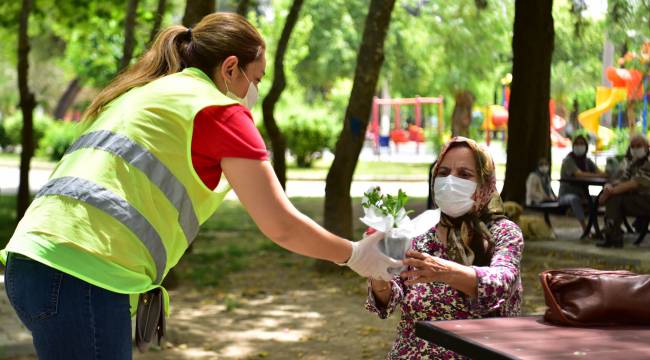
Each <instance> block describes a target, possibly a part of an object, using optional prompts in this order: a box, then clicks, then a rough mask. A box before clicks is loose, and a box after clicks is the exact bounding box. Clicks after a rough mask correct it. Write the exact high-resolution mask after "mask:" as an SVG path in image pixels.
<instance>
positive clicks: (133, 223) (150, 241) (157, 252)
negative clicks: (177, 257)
mask: <svg viewBox="0 0 650 360" xmlns="http://www.w3.org/2000/svg"><path fill="white" fill-rule="evenodd" d="M46 195H61V196H67V197H70V198H73V199H76V200H79V201H82V202H85V203H87V204H90V205H92V206H94V207H96V208H98V209H100V210H102V211H104V212H105V213H107V214H108V215H110V216H112V217H113V218H115V219H116V220H117V221H119V222H121V223H122V224H124V226H126V227H128V228H129V229H131V231H132V232H133V233H134V234H135V235H136V236H137V237H138V238H139V239H140V241H142V243H143V244H144V246H145V247H146V248H147V250H149V254H150V255H151V257H152V258H153V261H154V262H155V263H156V281H155V283H156V284H160V282H161V281H162V276H163V272H164V271H165V266H166V265H167V251H166V250H165V246H164V245H163V242H162V239H161V238H160V236H159V235H158V232H156V229H154V227H153V226H152V225H151V223H149V221H147V219H145V217H144V216H142V214H140V212H139V211H138V210H137V209H135V208H134V207H133V206H131V205H130V204H129V203H128V202H127V201H126V200H125V199H123V198H122V197H120V196H119V195H117V194H115V193H113V192H112V191H110V190H108V189H106V188H105V187H103V186H101V185H99V184H96V183H94V182H91V181H88V180H85V179H82V178H78V177H72V176H64V177H60V178H56V179H52V180H50V181H49V182H48V183H47V184H45V185H44V186H43V188H41V190H40V191H39V192H38V194H36V197H37V198H38V197H41V196H46Z"/></svg>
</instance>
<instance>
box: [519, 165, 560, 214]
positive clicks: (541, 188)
mask: <svg viewBox="0 0 650 360" xmlns="http://www.w3.org/2000/svg"><path fill="white" fill-rule="evenodd" d="M556 200H557V196H555V193H554V192H553V189H552V188H551V176H550V166H549V163H548V160H547V159H546V158H541V159H539V161H538V162H537V169H536V170H535V171H533V172H531V173H530V175H528V179H526V205H528V206H530V205H534V204H541V203H543V202H547V201H556Z"/></svg>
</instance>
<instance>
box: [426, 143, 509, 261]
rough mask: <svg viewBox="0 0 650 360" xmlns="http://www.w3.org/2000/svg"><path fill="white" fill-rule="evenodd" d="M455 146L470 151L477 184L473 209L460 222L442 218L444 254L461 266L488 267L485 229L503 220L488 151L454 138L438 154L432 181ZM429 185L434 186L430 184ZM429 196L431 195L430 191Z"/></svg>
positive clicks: (488, 235) (491, 241)
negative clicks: (445, 251) (464, 147)
mask: <svg viewBox="0 0 650 360" xmlns="http://www.w3.org/2000/svg"><path fill="white" fill-rule="evenodd" d="M458 146H466V147H467V148H469V149H470V150H471V151H472V153H474V159H475V160H476V169H477V171H476V173H477V178H478V181H477V182H478V184H477V187H476V191H475V192H474V195H473V196H472V199H473V200H474V207H473V208H472V210H470V211H469V212H468V213H467V214H465V215H463V216H461V217H459V218H452V217H450V216H447V215H446V214H444V213H443V214H441V218H440V225H442V226H445V227H447V228H448V229H449V231H448V235H447V252H448V256H449V258H450V259H451V260H453V261H456V262H457V263H460V264H464V265H487V264H489V262H490V258H489V256H488V254H489V253H490V250H491V248H492V247H493V246H494V239H492V234H491V233H490V231H489V229H488V225H491V224H492V223H494V222H495V221H497V220H499V219H503V218H505V212H504V210H503V202H502V201H501V196H499V192H498V191H497V182H496V174H495V167H494V161H493V160H492V156H491V155H490V153H489V150H488V149H487V148H485V147H484V146H481V145H479V144H478V143H477V142H476V141H474V140H472V139H468V138H465V137H462V136H457V137H454V138H453V139H451V140H449V142H447V143H446V144H445V146H444V147H443V148H442V150H441V151H440V155H439V156H438V160H437V161H436V165H435V166H434V168H433V170H432V178H433V179H435V178H436V176H437V175H438V170H439V168H440V164H442V160H443V159H444V157H445V156H446V155H447V153H448V152H449V150H450V149H452V148H454V147H458ZM431 183H432V186H433V181H432V182H431ZM431 193H432V194H433V193H434V192H433V189H432V191H431ZM434 202H435V195H434ZM486 243H487V246H486Z"/></svg>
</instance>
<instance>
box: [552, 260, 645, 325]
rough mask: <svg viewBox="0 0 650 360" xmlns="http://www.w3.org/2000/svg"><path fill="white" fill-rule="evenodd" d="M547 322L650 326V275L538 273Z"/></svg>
mask: <svg viewBox="0 0 650 360" xmlns="http://www.w3.org/2000/svg"><path fill="white" fill-rule="evenodd" d="M539 276H540V280H541V282H542V288H543V289H544V298H545V299H546V305H547V306H548V309H547V310H546V314H544V320H546V321H548V322H551V323H554V324H558V325H568V326H601V325H631V324H637V325H639V324H644V325H650V275H640V274H635V273H633V272H629V271H609V270H595V269H587V268H578V269H556V270H547V271H544V272H542V273H541V274H539Z"/></svg>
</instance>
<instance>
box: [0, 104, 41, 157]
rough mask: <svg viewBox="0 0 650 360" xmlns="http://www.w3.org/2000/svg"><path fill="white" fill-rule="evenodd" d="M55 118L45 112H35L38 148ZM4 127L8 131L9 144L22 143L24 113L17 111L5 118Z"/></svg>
mask: <svg viewBox="0 0 650 360" xmlns="http://www.w3.org/2000/svg"><path fill="white" fill-rule="evenodd" d="M53 123H54V120H53V119H52V118H51V117H50V116H48V115H46V114H43V113H40V112H34V144H35V146H36V149H35V150H37V149H38V144H39V143H40V141H41V139H42V138H43V136H44V135H45V132H46V131H47V129H48V128H49V127H50V126H52V124H53ZM3 126H4V129H5V131H6V133H7V138H8V145H13V146H16V145H20V144H21V142H22V130H23V114H22V113H21V112H16V113H14V114H13V115H11V116H9V117H7V118H5V119H4V122H3Z"/></svg>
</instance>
